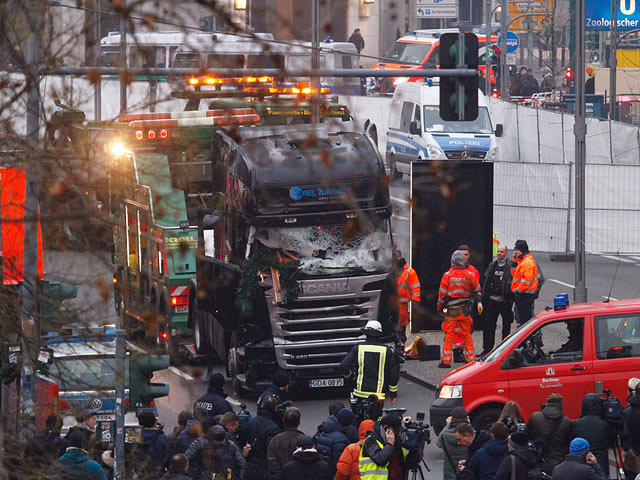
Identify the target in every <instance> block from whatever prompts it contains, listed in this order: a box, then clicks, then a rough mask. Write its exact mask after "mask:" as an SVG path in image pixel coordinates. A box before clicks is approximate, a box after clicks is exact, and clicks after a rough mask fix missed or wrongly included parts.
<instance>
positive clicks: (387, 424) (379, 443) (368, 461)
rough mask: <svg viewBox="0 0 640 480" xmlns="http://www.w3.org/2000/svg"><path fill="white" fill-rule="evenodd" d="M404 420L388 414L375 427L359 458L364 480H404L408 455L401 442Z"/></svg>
mask: <svg viewBox="0 0 640 480" xmlns="http://www.w3.org/2000/svg"><path fill="white" fill-rule="evenodd" d="M401 428H402V419H401V418H400V416H399V415H397V414H387V415H385V416H384V417H382V419H380V420H379V421H377V422H375V423H374V425H373V431H372V432H370V433H369V435H368V436H367V438H366V439H365V440H364V443H363V445H362V450H361V451H360V457H359V465H360V467H359V470H360V478H361V479H362V480H387V479H389V480H404V478H405V472H406V462H405V458H406V455H407V453H408V451H407V450H406V449H404V448H403V447H402V445H401V442H400V433H401Z"/></svg>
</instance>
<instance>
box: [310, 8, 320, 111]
mask: <svg viewBox="0 0 640 480" xmlns="http://www.w3.org/2000/svg"><path fill="white" fill-rule="evenodd" d="M318 8H319V7H318V0H311V69H312V70H318V69H319V68H320V32H319V28H320V25H319V23H320V12H319V10H318ZM313 89H314V90H315V91H316V92H318V93H317V94H316V95H315V98H314V99H313V102H311V123H320V105H318V95H319V92H320V78H319V77H314V78H313Z"/></svg>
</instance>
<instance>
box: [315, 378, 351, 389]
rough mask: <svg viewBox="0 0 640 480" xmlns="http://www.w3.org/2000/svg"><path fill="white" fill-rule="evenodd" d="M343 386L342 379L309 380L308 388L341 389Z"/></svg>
mask: <svg viewBox="0 0 640 480" xmlns="http://www.w3.org/2000/svg"><path fill="white" fill-rule="evenodd" d="M342 386H344V378H321V379H318V380H309V387H311V388H318V387H342Z"/></svg>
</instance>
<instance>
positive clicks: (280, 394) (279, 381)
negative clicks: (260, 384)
mask: <svg viewBox="0 0 640 480" xmlns="http://www.w3.org/2000/svg"><path fill="white" fill-rule="evenodd" d="M288 391H289V375H287V374H286V372H283V371H282V370H278V371H277V372H276V373H275V374H274V375H273V378H272V379H271V385H269V386H268V387H267V389H266V390H265V391H264V392H262V394H261V395H260V396H259V397H258V404H257V408H258V410H260V409H261V408H262V402H264V399H265V398H267V397H272V396H273V397H276V399H277V401H278V405H280V404H281V403H284V402H286V401H287V400H288V398H289V397H288Z"/></svg>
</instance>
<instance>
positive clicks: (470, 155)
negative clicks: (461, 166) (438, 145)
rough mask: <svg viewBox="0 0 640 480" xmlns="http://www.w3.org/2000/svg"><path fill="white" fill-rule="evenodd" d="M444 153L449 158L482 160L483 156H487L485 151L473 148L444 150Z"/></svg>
mask: <svg viewBox="0 0 640 480" xmlns="http://www.w3.org/2000/svg"><path fill="white" fill-rule="evenodd" d="M444 154H445V155H446V156H447V158H448V159H450V160H484V157H486V156H487V152H477V151H475V150H446V151H445V152H444ZM465 154H466V155H467V156H465Z"/></svg>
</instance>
